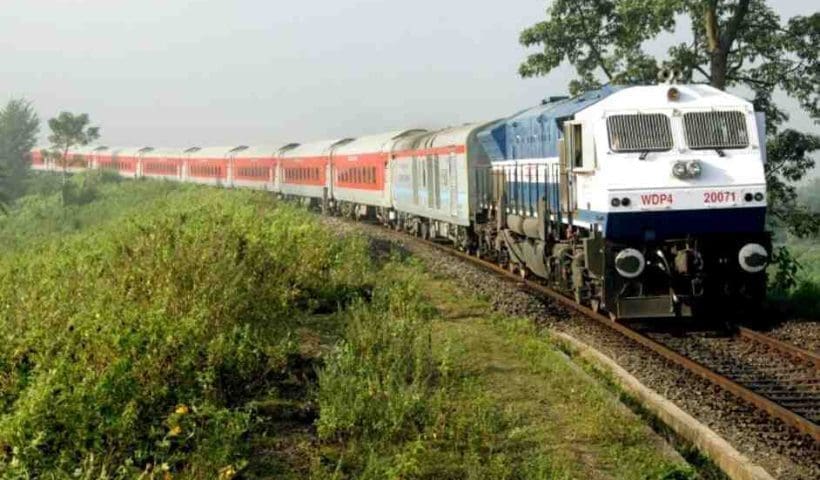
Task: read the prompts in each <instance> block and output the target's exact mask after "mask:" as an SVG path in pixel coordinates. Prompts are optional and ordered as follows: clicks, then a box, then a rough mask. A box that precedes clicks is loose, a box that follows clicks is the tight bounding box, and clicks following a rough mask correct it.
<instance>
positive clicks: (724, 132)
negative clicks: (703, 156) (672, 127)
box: [683, 111, 749, 150]
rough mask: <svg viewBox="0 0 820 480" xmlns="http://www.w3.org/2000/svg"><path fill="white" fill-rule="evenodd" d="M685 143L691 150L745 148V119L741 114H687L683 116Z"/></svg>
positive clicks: (746, 140) (746, 135)
mask: <svg viewBox="0 0 820 480" xmlns="http://www.w3.org/2000/svg"><path fill="white" fill-rule="evenodd" d="M683 125H684V128H685V130H686V143H687V145H689V148H691V149H693V150H699V149H708V148H717V149H722V148H746V147H747V146H748V145H749V136H748V134H747V133H746V118H745V116H744V115H743V113H741V112H727V111H723V112H688V113H685V114H683Z"/></svg>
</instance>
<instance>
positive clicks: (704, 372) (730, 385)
mask: <svg viewBox="0 0 820 480" xmlns="http://www.w3.org/2000/svg"><path fill="white" fill-rule="evenodd" d="M425 243H426V244H428V245H431V246H433V247H435V248H437V249H439V250H442V251H444V252H447V253H449V254H450V255H453V256H456V257H458V258H462V259H465V260H467V261H469V262H471V263H473V264H476V265H479V266H481V267H483V268H485V269H488V270H491V271H493V272H495V273H497V274H499V275H501V276H503V277H505V278H507V279H510V280H512V281H515V282H518V283H520V284H522V285H524V286H525V287H526V288H527V289H528V290H530V291H532V292H534V293H536V294H539V295H544V296H547V297H549V298H551V299H553V300H555V301H557V302H559V303H561V304H563V305H565V306H567V307H569V308H572V309H573V310H576V311H578V312H579V313H582V314H583V315H585V316H586V317H589V318H590V319H592V320H595V321H597V322H598V323H600V324H602V325H605V326H606V327H608V328H610V329H612V330H615V331H616V332H618V333H620V334H621V335H623V336H625V337H627V338H629V339H630V340H632V341H634V342H636V343H638V344H640V345H642V346H643V347H645V348H647V349H649V350H651V351H653V352H655V353H657V354H658V355H660V356H661V357H663V358H665V359H667V360H669V361H670V362H672V363H674V364H676V365H679V366H681V367H683V368H685V369H686V370H689V371H690V372H692V373H694V374H696V375H698V376H700V377H701V378H703V379H705V380H707V381H709V382H711V383H712V384H714V385H716V386H718V387H720V388H721V389H723V390H725V391H727V392H730V393H732V394H733V395H734V396H736V397H738V398H740V399H741V400H743V401H745V402H748V403H750V404H752V405H753V406H755V407H756V408H758V409H760V410H762V411H764V412H766V413H768V414H769V415H770V416H772V417H774V418H777V419H779V420H780V421H782V422H783V423H785V424H786V425H789V426H791V427H793V428H795V429H797V430H798V431H800V432H802V433H804V434H806V435H808V436H810V437H812V438H813V439H814V440H815V441H817V442H820V426H818V425H817V424H816V423H814V422H812V421H811V420H809V419H807V418H805V417H803V416H801V415H799V414H797V413H795V412H793V411H791V410H789V409H787V408H785V407H783V406H782V405H779V404H777V403H775V402H773V401H772V400H770V399H768V398H766V397H764V396H762V395H760V394H758V393H756V392H754V391H752V390H750V389H748V388H746V387H744V386H743V385H741V384H739V383H737V382H735V381H734V380H732V379H730V378H728V377H726V376H724V375H721V374H719V373H717V372H715V371H713V370H711V369H709V368H708V367H706V366H704V365H702V364H700V363H698V362H696V361H694V360H692V359H690V358H687V357H685V356H683V355H681V354H680V353H677V352H675V351H674V350H672V349H670V348H668V347H666V346H665V345H663V344H661V343H658V342H656V341H655V340H652V339H650V338H648V337H646V336H645V335H643V334H641V333H639V332H637V331H635V330H633V329H631V328H629V327H628V326H626V325H623V324H621V323H618V322H613V321H612V320H610V319H609V318H608V317H606V316H604V315H601V314H600V313H597V312H594V311H593V310H592V309H590V308H587V307H585V306H583V305H579V304H577V303H575V301H574V300H572V299H570V298H569V297H566V296H564V295H563V294H561V293H559V292H557V291H555V290H552V289H551V288H549V287H546V286H544V285H541V284H539V283H535V282H532V281H530V280H527V279H524V278H521V277H520V276H518V275H515V274H514V273H512V272H509V271H507V270H505V269H503V268H501V267H499V266H498V265H496V264H494V263H491V262H488V261H486V260H483V259H480V258H478V257H475V256H472V255H468V254H466V253H464V252H461V251H458V250H455V249H453V248H451V247H449V246H447V245H444V244H441V243H437V242H433V241H425ZM740 335H742V336H745V337H746V338H750V339H753V340H754V341H757V342H759V343H764V344H766V345H767V346H769V347H772V348H775V349H778V350H779V351H782V352H784V353H788V354H789V355H792V356H796V357H797V358H800V359H801V360H803V361H810V362H812V363H813V364H814V365H815V367H820V357H818V356H817V355H816V354H814V353H812V352H809V351H806V350H803V349H800V348H798V347H795V346H792V345H789V344H785V343H783V342H780V341H779V340H776V339H774V338H771V337H768V336H766V335H763V334H761V333H758V332H755V331H753V330H749V329H747V328H743V327H741V329H740Z"/></svg>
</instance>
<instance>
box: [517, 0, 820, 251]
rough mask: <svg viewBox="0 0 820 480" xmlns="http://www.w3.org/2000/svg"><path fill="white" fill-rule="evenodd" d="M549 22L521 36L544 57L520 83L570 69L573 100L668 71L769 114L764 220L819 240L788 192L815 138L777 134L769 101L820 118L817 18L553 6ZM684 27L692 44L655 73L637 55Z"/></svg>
mask: <svg viewBox="0 0 820 480" xmlns="http://www.w3.org/2000/svg"><path fill="white" fill-rule="evenodd" d="M547 13H548V18H547V20H545V21H542V22H539V23H537V24H535V25H534V26H532V27H530V28H527V29H526V30H524V31H523V32H522V33H521V38H520V41H521V43H522V44H523V45H524V46H527V47H532V46H539V47H540V48H541V51H539V52H537V53H534V54H532V55H529V56H528V57H527V59H526V60H525V61H524V63H523V64H522V65H521V67H520V69H519V72H520V74H521V75H522V76H524V77H532V76H537V75H546V74H547V73H549V72H550V71H551V70H552V69H554V68H556V67H557V66H558V65H560V64H561V63H562V62H564V61H568V62H569V63H570V64H571V65H573V66H574V67H575V69H576V71H577V73H578V77H579V78H578V79H577V80H573V81H572V82H571V84H570V92H571V93H573V94H575V93H578V92H580V91H583V90H586V89H590V88H596V87H598V86H600V85H601V83H602V81H603V82H611V83H621V84H631V83H651V82H654V81H655V78H656V77H657V73H658V71H659V69H660V68H662V67H665V66H675V67H677V68H679V69H680V70H681V71H682V72H683V77H684V80H685V81H687V82H708V83H709V84H711V85H712V86H714V87H716V88H719V89H721V90H725V89H727V88H734V89H738V90H739V91H740V92H741V93H745V92H751V94H752V95H753V103H754V105H755V109H756V110H758V111H763V112H766V130H767V134H768V140H767V145H768V163H767V165H766V174H767V182H768V186H769V191H770V194H769V206H770V210H769V211H770V214H771V215H770V218H772V219H773V220H774V221H775V222H777V224H778V225H781V226H783V227H785V228H786V229H787V230H788V231H790V232H791V233H793V234H796V235H800V236H806V235H811V234H816V233H817V232H818V230H820V213H817V212H811V211H809V210H808V209H805V208H803V207H802V206H800V205H799V204H798V203H797V195H796V192H795V187H794V182H796V181H797V180H799V179H800V178H802V177H803V175H805V173H806V172H807V171H808V170H810V169H811V168H812V167H813V166H814V160H813V159H812V158H811V157H810V156H809V155H810V153H811V152H813V151H815V150H817V149H818V148H820V137H817V136H815V135H812V134H807V133H801V132H797V131H795V130H784V131H779V128H780V127H781V126H782V125H783V123H784V122H785V121H786V120H788V114H787V113H786V112H785V111H783V110H782V109H781V108H779V107H778V106H777V105H776V104H775V103H774V101H773V100H772V92H773V91H775V90H780V91H782V92H785V93H786V94H787V95H789V96H791V97H792V98H794V99H796V100H797V101H798V102H799V103H800V105H801V107H802V108H803V109H805V110H806V111H807V112H808V113H809V114H810V115H811V116H812V118H814V119H815V122H817V121H818V119H819V118H820V103H819V102H818V99H820V62H818V58H817V57H818V55H817V52H818V51H820V13H814V14H812V15H810V16H797V17H794V18H791V19H789V20H788V22H786V23H783V22H782V21H781V19H780V16H779V15H778V14H777V13H775V12H774V11H773V10H772V9H771V8H769V7H768V6H767V5H766V3H765V1H764V0H555V1H554V2H553V3H552V5H551V6H550V8H549V10H548V12H547ZM684 17H688V18H689V20H690V21H691V30H692V38H691V41H689V42H687V43H681V44H678V45H673V46H672V47H670V48H669V49H668V52H667V55H666V58H663V59H660V60H661V61H660V64H659V59H656V58H654V57H652V56H651V55H648V54H647V53H646V52H645V51H644V49H643V47H644V45H645V44H646V42H648V41H650V40H652V39H654V38H655V37H657V36H658V35H659V34H660V33H662V32H664V31H666V32H672V31H674V30H675V29H676V28H677V27H678V22H679V21H680V19H681V18H684Z"/></svg>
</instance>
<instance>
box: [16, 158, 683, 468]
mask: <svg viewBox="0 0 820 480" xmlns="http://www.w3.org/2000/svg"><path fill="white" fill-rule="evenodd" d="M71 182H72V184H71V185H72V186H71V195H70V196H68V200H69V201H68V202H67V205H66V206H65V207H63V206H62V205H61V204H62V199H61V195H60V194H59V190H60V187H59V182H55V179H54V178H49V177H38V178H37V179H36V180H35V181H34V182H33V185H32V186H31V191H32V192H33V193H32V194H31V195H29V196H28V197H25V198H23V199H22V200H21V201H20V202H19V203H18V204H17V205H16V206H14V207H13V208H12V211H11V213H10V215H9V216H8V217H5V218H2V219H0V239H1V240H2V241H3V242H4V243H5V244H6V245H7V246H8V248H7V249H5V250H4V252H3V253H2V257H0V298H2V304H0V332H2V334H3V336H4V338H3V342H2V343H0V476H2V478H7V479H12V478H13V479H17V478H55V479H62V478H65V479H68V478H82V479H92V478H93V479H96V478H156V479H170V478H190V479H211V478H220V479H229V478H339V479H342V478H372V479H376V478H397V479H398V478H401V479H410V478H429V479H439V478H453V479H461V478H474V479H482V478H583V477H592V478H601V477H608V478H689V477H690V476H691V475H692V471H691V469H690V467H688V466H687V465H686V464H685V463H684V462H683V461H682V460H681V459H680V458H679V457H677V456H676V454H674V452H672V451H671V450H669V448H668V447H667V446H665V445H664V444H661V443H659V441H658V438H657V437H655V436H654V434H652V433H651V431H649V430H648V429H647V428H646V427H645V426H644V425H643V423H642V421H641V420H639V419H638V418H636V417H635V416H634V415H632V414H631V412H629V411H628V410H626V409H625V408H623V407H622V406H621V405H620V404H618V403H617V402H616V401H615V399H614V397H613V396H612V394H611V393H609V392H608V391H607V390H606V389H604V388H603V387H601V386H599V385H597V384H596V383H595V382H594V381H592V380H591V379H589V378H588V377H587V376H586V375H585V374H584V373H583V372H581V371H579V370H578V369H576V368H573V367H572V366H571V364H570V363H569V361H568V360H567V359H566V358H565V357H564V356H563V355H561V353H560V352H559V351H558V350H557V349H556V348H555V347H554V346H553V345H552V344H551V343H550V342H549V339H548V338H546V337H543V336H542V335H541V334H540V333H539V332H537V331H535V330H534V329H533V328H532V327H529V326H527V324H526V322H522V321H520V320H515V319H507V318H503V317H498V316H496V315H493V314H491V313H490V308H489V306H488V305H486V304H485V303H483V302H482V300H480V299H477V298H474V297H473V296H472V295H471V294H470V293H469V292H458V291H456V290H453V287H452V286H450V283H451V282H448V281H447V280H446V279H440V278H436V277H434V276H432V275H431V274H429V273H427V272H426V271H425V270H424V268H423V266H422V265H420V264H418V263H417V262H416V261H414V260H413V259H412V258H403V257H402V256H401V255H399V254H398V253H394V254H388V255H387V258H386V259H385V258H384V257H383V256H379V257H378V258H376V257H374V256H373V254H372V252H371V249H370V246H369V243H368V242H367V241H366V240H365V239H364V238H361V237H359V236H356V235H346V236H340V235H339V234H338V233H336V232H334V231H332V230H330V229H329V228H328V227H326V226H325V225H324V224H322V223H321V222H320V221H319V220H318V219H317V217H315V216H314V215H313V214H311V213H308V212H306V211H304V210H301V209H298V208H296V207H293V206H290V205H285V204H279V203H277V202H276V201H275V200H273V199H272V198H271V197H270V195H269V194H265V193H262V192H249V191H228V190H219V189H212V188H208V187H197V186H185V185H177V184H173V183H166V182H155V181H129V182H120V181H118V180H117V179H115V178H113V177H107V176H100V175H99V174H93V173H92V174H88V175H81V176H77V177H75V178H73V179H72V180H71ZM453 298H459V299H460V301H459V302H457V303H456V304H454V303H453V301H452V299H453ZM522 346H523V347H524V348H521V347H522Z"/></svg>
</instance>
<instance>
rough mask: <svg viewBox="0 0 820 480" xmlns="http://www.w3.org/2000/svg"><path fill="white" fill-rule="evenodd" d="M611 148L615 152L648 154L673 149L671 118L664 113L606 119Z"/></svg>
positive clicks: (617, 116) (615, 116)
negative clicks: (648, 152) (647, 152)
mask: <svg viewBox="0 0 820 480" xmlns="http://www.w3.org/2000/svg"><path fill="white" fill-rule="evenodd" d="M606 125H607V131H608V132H609V146H610V148H612V150H613V151H615V152H646V151H659V150H669V149H671V148H672V129H671V128H670V126H669V117H667V116H666V115H664V114H662V113H651V114H637V115H612V116H610V117H608V118H607V119H606Z"/></svg>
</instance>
